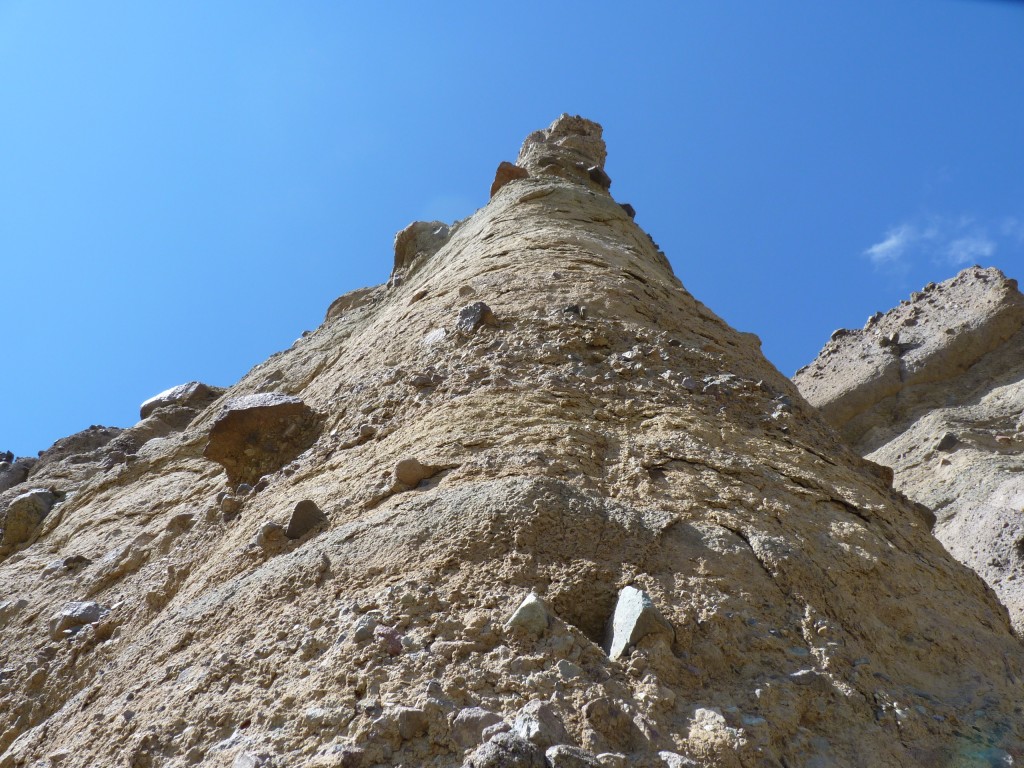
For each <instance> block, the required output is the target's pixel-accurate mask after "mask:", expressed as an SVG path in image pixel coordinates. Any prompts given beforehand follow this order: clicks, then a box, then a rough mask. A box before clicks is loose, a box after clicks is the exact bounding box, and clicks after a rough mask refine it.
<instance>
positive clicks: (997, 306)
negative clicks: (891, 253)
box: [794, 267, 1024, 632]
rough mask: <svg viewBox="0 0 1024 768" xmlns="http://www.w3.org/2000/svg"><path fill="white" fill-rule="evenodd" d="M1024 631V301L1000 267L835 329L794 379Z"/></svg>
mask: <svg viewBox="0 0 1024 768" xmlns="http://www.w3.org/2000/svg"><path fill="white" fill-rule="evenodd" d="M794 381H795V382H796V384H797V386H798V387H799V388H800V391H801V392H802V393H803V394H804V396H805V397H806V398H807V400H808V402H810V403H811V404H812V405H814V406H816V407H818V408H819V409H820V410H821V412H822V414H823V415H824V416H825V418H826V419H827V420H828V421H830V422H831V423H832V424H833V425H834V426H835V427H836V428H837V429H838V430H839V431H840V432H841V433H842V434H843V435H844V437H845V438H846V439H847V440H849V441H850V443H851V444H852V445H853V446H854V448H855V450H857V451H858V452H860V453H861V454H863V455H865V456H866V457H867V458H868V459H870V460H871V461H874V462H877V463H879V464H882V465H885V466H887V467H891V468H892V470H893V471H894V473H895V486H896V488H897V489H898V490H900V491H902V492H903V493H905V494H906V495H907V496H909V497H910V498H911V499H913V500H915V501H917V502H919V503H920V504H923V505H925V506H926V507H928V508H930V509H931V510H933V511H934V513H935V517H936V525H935V535H936V536H937V537H938V538H939V540H940V541H941V542H942V543H943V544H945V545H946V548H947V549H949V551H950V552H951V553H952V554H953V555H954V556H955V557H956V558H957V559H958V560H960V561H961V562H962V563H965V564H966V565H968V566H970V567H971V568H973V569H974V570H975V571H977V572H978V573H979V574H980V575H981V576H982V577H983V578H984V579H985V580H986V581H987V582H988V583H989V584H990V585H991V586H992V588H993V589H994V590H995V591H996V593H997V594H998V595H999V597H1000V599H1001V600H1002V601H1003V602H1004V603H1005V604H1006V606H1007V608H1008V609H1009V611H1010V615H1011V617H1012V619H1013V622H1014V625H1015V626H1016V628H1017V630H1018V632H1024V514H1022V510H1024V415H1022V414H1024V295H1021V293H1020V291H1019V290H1018V289H1017V282H1016V281H1015V280H1011V279H1008V278H1006V277H1005V276H1004V275H1003V274H1002V273H1001V272H1000V271H999V270H997V269H982V268H980V267H971V268H969V269H965V270H964V271H962V272H961V273H960V274H958V275H956V276H955V277H953V278H952V279H950V280H947V281H946V282H944V283H939V284H937V285H936V284H929V285H927V286H925V287H924V289H922V290H921V291H919V292H917V293H914V294H913V295H912V296H911V297H910V299H908V300H906V301H904V302H902V303H901V304H900V305H899V306H898V307H896V308H894V309H893V310H891V311H889V312H887V313H886V314H884V315H874V316H872V317H871V318H869V320H868V323H867V325H866V326H865V327H864V328H863V329H861V330H854V331H846V330H844V331H838V332H837V333H836V334H833V339H832V340H831V341H830V342H829V343H828V344H826V345H825V348H824V349H823V350H822V351H821V354H819V355H818V358H817V359H816V360H815V361H814V362H813V363H811V365H809V366H807V367H806V368H803V369H802V370H800V371H799V372H798V373H797V374H796V376H795V378H794Z"/></svg>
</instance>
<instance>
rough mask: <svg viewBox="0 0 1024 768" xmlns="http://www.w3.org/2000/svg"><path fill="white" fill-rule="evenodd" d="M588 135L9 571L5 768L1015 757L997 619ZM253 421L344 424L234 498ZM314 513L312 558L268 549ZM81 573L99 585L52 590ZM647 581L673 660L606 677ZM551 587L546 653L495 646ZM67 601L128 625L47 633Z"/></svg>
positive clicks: (293, 351) (569, 141) (567, 125)
mask: <svg viewBox="0 0 1024 768" xmlns="http://www.w3.org/2000/svg"><path fill="white" fill-rule="evenodd" d="M595 136H596V140H595ZM599 140H600V128H599V126H596V125H595V124H593V123H589V122H587V121H582V120H581V119H579V118H568V117H564V118H561V119H560V120H559V121H556V123H555V124H554V125H553V126H552V127H551V128H550V129H548V131H547V132H543V133H541V134H540V135H538V134H534V135H533V136H531V139H530V140H529V141H528V144H527V146H526V147H525V148H524V152H523V154H522V155H521V157H520V160H519V164H520V165H521V167H524V168H526V169H527V170H528V172H529V173H530V176H529V178H510V180H508V181H507V183H504V185H503V186H500V188H499V189H497V190H496V192H495V194H494V196H493V198H492V199H491V201H490V202H489V203H488V205H487V206H486V207H484V208H483V209H481V210H480V211H478V212H477V213H476V214H474V215H473V216H472V217H471V218H469V219H467V220H465V221H463V222H461V223H459V224H458V225H455V226H453V227H452V228H451V231H450V232H447V233H445V232H438V228H437V227H431V226H430V225H425V226H424V227H422V228H420V229H418V230H415V231H413V232H411V233H409V234H408V235H407V236H405V237H403V238H401V244H402V246H401V253H400V254H399V255H398V256H399V258H397V259H396V261H397V262H398V264H397V267H396V272H395V274H394V275H393V277H392V279H391V280H390V281H389V283H388V285H387V286H380V287H378V288H375V289H371V290H363V291H361V292H357V293H356V294H354V295H352V296H351V297H350V298H348V299H344V298H343V299H342V300H339V301H338V302H335V304H334V305H333V306H332V309H331V312H330V313H329V319H328V320H327V321H326V322H325V323H324V325H322V326H321V327H320V328H318V329H317V330H316V331H315V332H313V333H312V334H310V335H308V336H306V337H304V338H302V339H300V340H299V341H297V342H296V343H295V344H294V345H293V346H292V347H291V348H290V349H289V350H287V351H285V352H282V353H279V354H277V355H275V356H273V357H271V358H270V359H269V360H268V361H266V362H265V363H262V364H261V365H259V366H257V367H256V368H254V369H253V370H252V371H251V372H250V373H249V374H248V375H247V376H246V377H244V378H243V379H242V380H241V381H240V382H238V383H237V384H236V385H235V386H233V387H231V388H230V389H229V390H228V392H227V393H226V395H225V397H223V398H221V400H219V401H218V402H217V403H214V404H213V405H212V406H210V407H208V408H206V409H205V410H204V411H202V412H201V413H199V415H198V416H197V417H196V418H195V419H194V420H193V421H191V423H189V425H188V426H187V427H186V428H185V429H184V430H183V431H179V432H175V433H172V434H169V435H166V436H164V437H157V438H154V439H150V440H148V441H147V442H145V443H144V444H143V445H142V446H141V447H140V448H138V450H137V452H136V453H135V454H133V455H134V458H133V459H131V460H127V461H126V462H125V463H123V464H117V465H115V466H113V467H110V468H108V469H106V470H104V471H102V472H98V473H96V474H93V475H92V476H91V477H90V478H89V479H87V480H85V481H84V483H83V484H82V485H80V486H78V487H76V488H74V489H72V490H73V492H72V493H71V494H70V495H69V497H68V498H67V500H66V501H64V502H63V503H61V504H59V505H58V506H57V507H55V509H54V511H53V512H52V513H51V514H50V516H49V517H48V518H47V519H46V521H44V523H43V526H42V529H41V531H40V535H39V536H38V538H37V540H35V542H34V543H32V544H31V545H30V546H27V547H25V548H22V549H20V551H18V552H16V553H14V554H12V555H10V556H8V557H7V558H6V559H5V560H3V561H2V562H0V584H3V585H4V591H5V594H7V595H10V596H11V598H21V599H23V600H25V602H26V604H25V605H24V606H22V607H21V608H19V609H17V610H14V611H12V612H10V613H9V617H8V618H6V619H4V620H5V621H6V625H5V626H3V627H2V628H0V632H2V639H3V643H2V645H0V662H2V667H3V668H4V673H3V679H2V680H0V697H2V698H0V754H2V757H0V766H5V767H6V766H14V765H29V764H32V762H33V761H41V762H40V764H47V763H46V761H47V760H49V761H50V763H51V764H54V765H56V764H60V765H62V766H86V765H115V764H126V765H136V766H145V765H153V766H157V765H160V766H164V765H167V766H184V765H190V764H202V765H212V766H217V765H222V766H229V765H271V764H272V765H319V766H327V765H338V766H341V765H366V766H369V765H394V766H397V765H434V766H457V765H461V764H463V762H464V761H469V762H470V763H471V764H473V765H476V766H478V767H482V766H484V765H500V764H501V763H498V762H487V761H488V760H489V759H490V758H489V757H488V754H490V753H488V752H487V749H488V747H486V745H485V746H481V743H482V742H485V741H487V739H488V738H490V735H491V734H492V733H497V732H499V731H501V730H507V729H509V728H512V730H513V732H515V733H524V734H533V735H532V736H531V737H530V738H532V739H534V741H535V742H536V743H537V744H538V745H539V746H538V748H541V747H543V748H551V749H553V750H554V751H549V753H548V757H547V758H546V759H547V760H548V761H549V763H550V764H551V765H554V766H555V767H556V768H558V766H560V765H570V764H571V765H577V764H599V765H627V764H628V765H641V766H642V765H652V766H653V765H683V764H686V763H685V762H683V761H684V760H685V759H690V760H692V761H694V762H695V763H696V764H698V765H705V766H736V765H744V766H755V765H757V766H760V765H775V766H797V765H833V764H834V765H871V766H911V765H939V764H967V765H971V764H976V765H986V764H989V763H988V762H986V761H990V760H997V759H998V760H1001V759H1004V758H1012V757H1017V758H1019V757H1021V756H1022V755H1024V751H1022V736H1024V733H1022V725H1021V714H1020V707H1019V705H1018V704H1017V693H1018V691H1019V689H1020V675H1021V666H1022V662H1024V653H1022V650H1021V645H1020V643H1019V642H1018V641H1017V639H1016V638H1015V637H1014V636H1013V635H1012V633H1011V631H1010V627H1009V623H1008V620H1007V617H1006V613H1005V610H1004V609H1003V608H1002V607H1001V606H1000V605H999V604H998V602H997V601H996V600H995V598H994V596H993V595H992V594H991V592H990V591H988V590H987V589H986V588H985V587H984V585H983V583H982V582H981V580H980V579H978V578H977V577H976V576H975V575H974V574H973V573H971V572H970V571H969V570H967V569H966V568H964V567H962V566H961V565H959V564H958V563H956V562H955V561H954V560H953V559H952V558H950V557H949V556H948V554H947V553H946V552H945V551H944V550H943V548H942V547H941V546H940V545H939V544H938V542H936V541H935V539H934V538H933V537H932V536H931V535H930V533H929V531H928V526H927V524H926V523H925V521H924V519H923V518H922V517H921V515H920V514H919V512H918V510H916V509H915V507H914V506H913V505H912V504H911V503H910V502H909V501H907V500H906V499H904V498H902V497H901V496H900V495H898V494H895V493H894V492H893V491H892V490H891V488H889V487H888V485H887V483H886V482H885V477H884V473H880V472H878V471H877V468H873V467H872V465H870V464H868V463H867V462H864V461H863V460H862V459H860V458H859V457H857V456H856V455H854V454H853V453H852V452H851V451H849V450H848V449H846V448H844V447H843V446H842V445H840V444H839V443H837V441H836V440H835V437H834V433H833V432H832V431H831V430H830V429H829V428H828V427H826V426H825V424H824V423H823V422H822V421H821V420H820V418H819V416H818V415H817V414H816V413H815V412H814V411H813V410H812V409H810V408H808V407H807V406H806V405H805V404H804V402H803V400H802V398H800V397H799V395H798V394H797V392H796V389H795V388H794V387H793V385H792V384H791V383H790V382H789V381H787V380H786V379H785V377H783V376H782V375H781V374H779V373H778V372H777V371H776V370H775V369H774V368H772V366H771V365H770V364H768V363H767V362H766V361H765V359H764V358H763V356H762V355H761V353H760V351H759V348H758V342H757V340H756V338H755V337H753V336H751V335H749V334H743V333H738V332H736V331H734V330H733V329H731V328H729V327H728V326H727V325H725V323H723V322H722V321H721V320H720V319H719V318H718V317H717V316H715V315H714V314H713V313H712V312H711V311H709V310H708V309H707V308H706V307H704V306H703V305H702V304H701V303H700V302H698V301H696V300H695V299H694V298H693V297H692V296H691V295H690V294H689V293H688V292H687V291H686V290H685V288H683V286H682V285H681V284H680V283H679V281H678V280H677V279H676V278H675V277H674V275H673V274H672V271H671V268H670V267H669V264H668V262H667V260H666V259H665V257H664V255H663V254H661V253H660V252H659V251H658V250H657V248H656V247H655V246H654V244H653V242H652V241H651V240H650V238H649V237H648V236H647V235H646V234H645V233H644V232H643V231H642V230H640V229H639V227H637V225H636V224H634V222H633V221H632V219H631V217H630V215H629V214H628V213H627V212H626V211H625V210H624V209H623V208H622V207H620V206H619V205H618V204H617V203H616V202H615V201H614V200H613V199H612V198H611V197H610V196H609V195H608V193H607V192H606V187H607V184H606V181H607V178H606V175H605V176H602V173H603V161H604V157H603V142H602V143H600V145H599V146H598V144H597V143H596V142H597V141H599ZM559 142H561V143H559ZM546 147H547V151H545V148H546ZM594 167H598V168H601V169H602V171H601V173H599V172H597V171H596V170H593V168H594ZM514 175H515V174H509V176H510V177H511V176H514ZM435 235H436V236H435ZM440 242H443V243H444V244H443V245H440V247H439V249H437V250H436V251H435V250H433V249H434V248H435V247H437V245H438V243H440ZM476 302H484V303H485V304H486V306H487V308H488V309H489V310H490V313H489V314H488V313H484V312H482V311H480V310H479V308H477V309H476V310H472V305H474V304H475V303H476ZM467 309H469V310H470V311H464V310H467ZM258 392H277V393H281V394H286V395H294V396H297V397H300V398H301V399H302V400H303V401H304V403H305V404H306V405H307V406H309V407H310V408H312V409H313V410H314V411H315V412H316V413H317V414H319V415H320V416H321V417H322V420H323V421H322V431H321V432H320V436H319V438H318V439H317V440H316V442H315V443H314V444H313V446H312V447H311V448H310V449H309V450H307V451H306V452H305V453H303V454H301V455H300V456H299V457H298V458H297V459H295V460H294V461H292V462H290V463H289V464H287V465H285V466H284V467H282V468H281V469H280V470H278V471H275V472H272V473H270V474H269V475H267V476H266V477H265V478H264V482H261V483H260V484H259V485H258V486H257V489H255V490H254V491H253V492H251V493H242V494H240V493H238V492H237V490H235V489H228V488H227V485H226V480H225V475H224V471H223V469H222V468H221V466H219V465H218V464H216V463H213V462H212V461H210V460H208V459H205V458H203V452H204V450H205V448H206V445H207V442H208V439H209V435H210V431H211V428H212V426H213V425H214V423H215V421H216V420H217V419H218V417H219V415H220V413H221V410H220V409H221V408H222V407H223V406H224V404H225V403H226V402H227V401H228V399H229V398H237V397H240V396H244V395H249V394H253V393H258ZM408 458H415V459H416V460H417V461H418V462H419V467H420V469H416V465H409V464H404V465H403V466H402V469H401V470H400V472H399V473H398V476H396V474H395V469H396V466H397V465H398V464H399V462H401V461H403V460H405V459H408ZM412 470H416V471H415V472H413V474H412V475H410V474H409V473H410V472H411V471H412ZM416 477H422V478H423V479H422V480H421V481H420V482H418V483H417V484H416V485H412V484H411V482H407V481H408V480H415V479H416ZM259 486H262V487H259ZM226 490H230V491H232V494H231V496H230V497H229V500H230V503H231V506H230V508H228V507H226V502H227V500H225V499H222V500H220V501H218V494H221V493H222V492H224V491H226ZM304 499H309V500H311V501H313V502H315V504H316V505H317V507H318V508H319V509H321V510H323V512H324V513H325V514H326V516H327V518H328V520H329V522H328V524H327V526H326V527H320V528H316V529H314V530H313V531H312V532H310V533H308V534H305V535H304V537H303V538H301V539H289V538H287V537H286V536H284V535H283V534H282V533H281V530H280V528H274V527H273V526H269V527H268V526H267V525H266V524H267V523H268V522H274V523H278V524H280V525H284V524H285V523H287V522H288V518H289V514H291V511H292V510H293V508H294V507H295V505H296V503H297V502H298V501H300V500H304ZM228 512H229V513H230V514H228ZM72 554H82V555H84V556H86V557H88V558H89V560H90V561H91V562H89V563H88V564H85V565H80V566H77V567H76V568H74V569H73V570H69V569H67V568H62V569H58V570H56V571H55V570H54V569H53V563H54V561H56V560H58V559H60V558H66V557H68V556H69V555H72ZM627 585H632V586H635V587H637V588H639V589H641V590H643V591H644V592H645V593H646V594H647V595H649V596H650V600H651V602H652V603H653V604H654V606H656V608H657V610H658V611H660V614H661V616H662V617H663V618H664V620H665V621H666V622H668V624H670V625H671V628H672V632H667V631H660V632H653V633H651V634H650V635H647V636H645V637H643V638H642V639H640V640H639V641H637V643H636V644H635V646H634V647H633V648H632V649H631V650H630V649H627V650H626V652H624V653H623V654H622V655H621V657H619V658H617V659H614V660H613V659H610V658H609V657H608V655H607V653H606V652H605V650H604V649H602V647H601V645H600V643H601V642H602V640H603V638H604V633H605V627H606V624H607V623H608V621H609V619H610V618H611V616H612V614H613V612H614V611H615V606H616V599H617V594H618V591H619V589H620V588H622V587H625V586H627ZM531 592H535V593H536V594H537V595H538V596H539V597H540V598H541V599H542V601H543V604H544V605H546V606H547V610H549V611H550V619H549V623H548V625H547V627H546V628H544V625H543V622H540V623H539V625H538V626H539V631H538V632H535V633H534V632H531V631H523V630H522V629H520V628H518V627H517V626H516V625H514V624H513V625H509V624H506V622H507V621H508V619H509V617H510V616H512V614H513V612H514V611H515V610H516V608H517V606H519V605H520V603H521V602H522V601H523V600H524V598H526V597H527V595H528V594H529V593H531ZM72 600H79V601H81V600H95V601H97V602H99V603H100V604H101V605H102V606H103V607H104V608H108V609H109V613H108V614H106V615H105V617H104V618H103V619H102V620H100V621H99V622H96V623H94V624H90V625H88V626H87V627H86V628H85V629H83V630H81V631H79V632H78V633H77V634H74V635H72V636H71V637H69V638H67V639H63V638H62V639H58V640H53V639H51V638H50V636H49V633H48V630H47V620H48V619H49V617H50V616H52V615H53V614H54V613H55V612H57V611H58V610H59V609H61V608H62V607H63V606H64V605H65V604H66V603H67V602H69V601H72ZM477 709H479V710H484V711H485V715H480V714H479V713H478V712H477V711H476V710H477ZM487 713H490V714H491V716H493V717H494V718H495V720H492V719H491V718H490V717H486V714H487ZM473 718H476V720H473ZM531 718H533V719H532V720H531ZM471 721H472V722H477V721H479V722H481V723H482V722H487V723H490V725H489V726H488V727H489V728H491V730H490V731H485V730H483V728H482V726H481V727H480V728H474V727H468V726H467V725H466V724H467V723H469V722H471ZM524 723H525V725H524ZM532 724H538V725H537V726H536V728H535V727H534V725H532ZM467 734H468V735H467ZM545 742H546V743H545ZM494 743H495V744H496V743H498V742H494ZM565 745H572V746H577V747H579V748H582V749H583V750H586V753H585V754H589V756H588V757H585V758H579V759H586V760H591V761H596V762H592V763H586V762H584V763H569V762H565V761H564V760H567V759H568V758H564V757H560V755H563V756H564V754H566V752H565V750H566V749H567V747H565ZM556 747H557V749H556ZM4 750H6V751H4ZM559 750H561V752H560V751H559ZM543 759H544V758H541V760H542V762H543ZM559 760H563V762H558V761H559ZM957 761H959V763H958V762H957ZM505 764H509V763H505ZM523 764H527V763H523ZM533 764H536V763H533Z"/></svg>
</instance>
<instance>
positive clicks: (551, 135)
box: [516, 115, 611, 190]
mask: <svg viewBox="0 0 1024 768" xmlns="http://www.w3.org/2000/svg"><path fill="white" fill-rule="evenodd" d="M601 134H602V129H601V126H600V125H599V124H597V123H595V122H593V121H591V120H587V119H586V118H583V117H580V116H579V115H576V116H572V115H561V116H560V117H559V118H558V119H557V120H555V121H554V122H553V123H552V124H551V125H550V126H548V127H547V128H545V129H543V130H540V131H534V132H533V133H531V134H530V135H529V136H527V137H526V140H525V141H524V142H523V146H522V149H520V150H519V158H518V160H516V165H518V166H519V167H520V168H524V169H526V170H527V171H528V172H529V173H530V174H531V175H533V176H544V175H547V176H560V177H562V178H564V179H570V180H572V181H576V182H579V183H582V184H586V185H588V186H594V187H597V188H599V189H602V190H607V189H608V188H609V187H610V186H611V179H610V178H608V175H607V174H606V173H605V171H604V162H605V159H606V158H607V156H608V153H607V151H606V150H605V144H604V139H602V138H601Z"/></svg>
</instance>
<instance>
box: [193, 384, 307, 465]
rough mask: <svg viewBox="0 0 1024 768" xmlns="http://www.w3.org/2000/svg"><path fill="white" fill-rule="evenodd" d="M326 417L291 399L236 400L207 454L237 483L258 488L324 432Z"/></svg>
mask: <svg viewBox="0 0 1024 768" xmlns="http://www.w3.org/2000/svg"><path fill="white" fill-rule="evenodd" d="M320 426H321V419H320V416H319V415H318V414H317V413H316V412H315V411H314V410H313V409H312V408H310V407H309V406H307V405H306V404H305V403H304V402H302V400H300V399H299V398H297V397H292V396H290V395H282V394H278V393H269V392H268V393H261V394H255V395H244V396H242V397H236V398H232V399H231V400H228V402H227V403H225V404H224V408H223V410H222V411H221V413H220V415H219V416H218V417H217V420H216V421H215V422H214V424H213V427H212V429H211V430H210V439H209V442H208V443H207V445H206V449H205V450H204V451H203V456H205V457H206V458H208V459H210V460H212V461H216V462H217V463H218V464H220V465H221V466H222V467H224V469H225V471H226V472H227V475H228V480H229V481H230V482H231V484H232V485H236V484H238V483H250V484H255V483H256V482H257V481H258V480H259V478H260V477H262V476H263V475H266V474H269V473H271V472H276V471H277V470H278V469H280V468H281V467H283V466H284V465H285V464H287V463H288V462H290V461H292V460H293V459H295V458H296V457H298V456H299V455H300V454H301V453H303V452H304V451H305V450H307V449H308V448H309V447H310V446H311V445H313V443H314V442H316V439H317V437H318V436H319V434H320Z"/></svg>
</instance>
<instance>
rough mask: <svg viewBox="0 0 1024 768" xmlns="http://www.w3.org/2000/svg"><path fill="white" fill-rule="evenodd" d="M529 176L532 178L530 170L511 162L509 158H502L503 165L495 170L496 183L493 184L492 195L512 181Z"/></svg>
mask: <svg viewBox="0 0 1024 768" xmlns="http://www.w3.org/2000/svg"><path fill="white" fill-rule="evenodd" d="M528 178H530V172H529V171H528V170H526V169H525V168H520V167H519V166H518V165H515V164H514V163H510V162H509V161H508V160H502V161H501V165H499V166H498V170H497V171H495V172H494V183H493V184H491V197H494V195H495V194H497V192H498V190H499V189H501V188H502V187H504V186H505V185H506V184H508V183H509V182H510V181H515V180H516V179H528Z"/></svg>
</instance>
